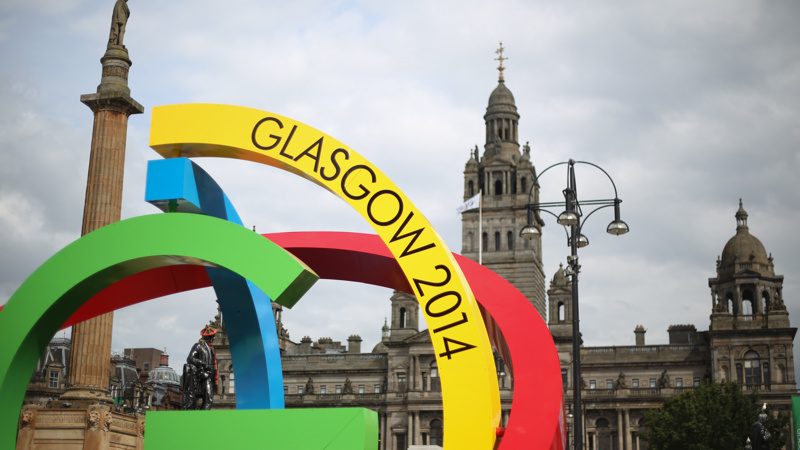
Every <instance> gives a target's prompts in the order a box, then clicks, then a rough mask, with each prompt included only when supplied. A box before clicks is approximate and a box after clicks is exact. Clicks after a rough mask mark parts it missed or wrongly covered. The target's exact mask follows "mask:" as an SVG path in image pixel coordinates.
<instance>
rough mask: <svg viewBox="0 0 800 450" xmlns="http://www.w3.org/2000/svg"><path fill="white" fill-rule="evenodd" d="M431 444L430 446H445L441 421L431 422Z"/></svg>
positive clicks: (434, 420)
mask: <svg viewBox="0 0 800 450" xmlns="http://www.w3.org/2000/svg"><path fill="white" fill-rule="evenodd" d="M430 426H431V442H430V445H440V446H441V445H444V428H442V421H441V420H439V419H433V420H431V424H430Z"/></svg>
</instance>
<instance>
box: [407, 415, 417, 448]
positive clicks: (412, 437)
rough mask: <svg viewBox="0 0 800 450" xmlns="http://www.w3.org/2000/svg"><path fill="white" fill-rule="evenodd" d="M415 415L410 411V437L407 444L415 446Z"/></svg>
mask: <svg viewBox="0 0 800 450" xmlns="http://www.w3.org/2000/svg"><path fill="white" fill-rule="evenodd" d="M414 433H415V430H414V413H413V412H411V411H409V412H408V437H407V440H408V442H406V444H407V445H414Z"/></svg>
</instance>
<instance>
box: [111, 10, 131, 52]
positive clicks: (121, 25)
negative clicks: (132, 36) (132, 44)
mask: <svg viewBox="0 0 800 450" xmlns="http://www.w3.org/2000/svg"><path fill="white" fill-rule="evenodd" d="M130 16H131V10H130V8H128V0H117V3H115V4H114V12H113V13H112V14H111V32H110V33H109V35H108V45H119V46H121V47H125V46H124V45H122V39H123V38H124V37H125V25H127V23H128V17H130Z"/></svg>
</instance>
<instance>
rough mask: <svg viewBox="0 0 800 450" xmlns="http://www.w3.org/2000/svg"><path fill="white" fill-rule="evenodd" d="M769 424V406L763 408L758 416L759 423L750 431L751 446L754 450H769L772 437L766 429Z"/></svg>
mask: <svg viewBox="0 0 800 450" xmlns="http://www.w3.org/2000/svg"><path fill="white" fill-rule="evenodd" d="M766 424H767V404H766V403H764V406H762V407H761V413H759V415H758V421H757V422H756V423H754V424H753V427H752V428H751V429H750V445H751V446H752V448H753V450H767V449H769V439H770V438H771V437H772V435H771V434H770V432H769V430H767V427H766Z"/></svg>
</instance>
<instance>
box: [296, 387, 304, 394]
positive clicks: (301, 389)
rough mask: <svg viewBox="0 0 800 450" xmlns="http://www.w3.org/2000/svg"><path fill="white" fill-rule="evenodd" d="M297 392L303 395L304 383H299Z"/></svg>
mask: <svg viewBox="0 0 800 450" xmlns="http://www.w3.org/2000/svg"><path fill="white" fill-rule="evenodd" d="M297 393H298V394H299V395H303V385H302V384H301V385H299V386H297Z"/></svg>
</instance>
